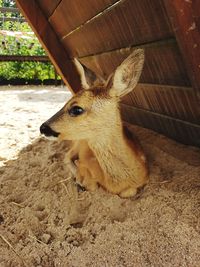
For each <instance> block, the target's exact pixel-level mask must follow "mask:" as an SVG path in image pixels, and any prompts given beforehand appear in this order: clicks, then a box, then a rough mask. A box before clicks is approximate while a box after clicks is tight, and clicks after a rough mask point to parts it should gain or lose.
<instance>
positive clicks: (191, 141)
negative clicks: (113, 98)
mask: <svg viewBox="0 0 200 267" xmlns="http://www.w3.org/2000/svg"><path fill="white" fill-rule="evenodd" d="M121 111H122V118H123V119H124V120H125V121H126V122H129V123H132V124H136V125H140V126H142V127H144V128H149V129H152V130H154V131H156V132H158V133H161V134H164V135H166V136H168V137H170V138H173V139H175V140H177V141H179V142H182V143H184V144H187V145H193V146H199V147H200V126H199V125H196V124H192V123H188V122H186V121H182V120H178V119H175V118H171V117H169V116H164V115H161V114H158V113H153V112H149V111H146V110H143V109H138V108H135V107H130V106H126V105H124V104H121Z"/></svg>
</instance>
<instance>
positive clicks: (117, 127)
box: [88, 114, 131, 179]
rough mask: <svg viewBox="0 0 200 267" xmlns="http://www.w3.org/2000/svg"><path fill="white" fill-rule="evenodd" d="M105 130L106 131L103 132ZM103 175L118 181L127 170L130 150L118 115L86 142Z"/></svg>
mask: <svg viewBox="0 0 200 267" xmlns="http://www.w3.org/2000/svg"><path fill="white" fill-rule="evenodd" d="M105 129H106V130H105ZM88 144H89V147H90V148H91V149H92V151H93V153H94V154H95V156H96V158H97V160H98V162H99V164H100V166H101V168H102V169H103V171H104V173H107V174H108V175H110V176H112V177H113V178H114V177H116V179H119V178H120V176H121V175H123V174H124V170H125V169H126V171H127V170H128V169H129V164H130V163H129V162H130V154H131V152H130V148H129V147H128V145H127V142H126V138H125V136H124V134H123V125H122V121H121V118H120V114H119V115H118V116H117V117H116V118H115V119H112V121H110V122H109V125H107V127H106V126H105V127H104V131H102V133H100V134H98V137H97V138H96V139H93V140H90V141H89V142H88Z"/></svg>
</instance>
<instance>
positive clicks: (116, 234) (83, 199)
mask: <svg viewBox="0 0 200 267" xmlns="http://www.w3.org/2000/svg"><path fill="white" fill-rule="evenodd" d="M69 96H70V95H69V93H67V92H66V91H65V89H64V88H42V87H41V88H39V87H37V88H36V87H35V88H34V87H31V88H30V89H28V88H18V89H17V88H12V87H11V88H10V89H9V90H8V87H6V88H1V89H0V112H1V115H0V126H1V129H0V162H1V167H0V267H7V266H13V267H19V266H28V267H32V266H37V267H41V266H47V267H51V266H56V267H57V266H62V267H68V266H70V267H82V266H88V267H90V266H92V267H93V266H94V267H95V266H98V267H104V266H105V267H112V266H116V267H129V266H130V267H132V266H134V267H140V266H141V267H146V266H148V267H149V266H154V267H157V266H158V267H160V266H167V267H168V266H169V267H170V266H173V267H176V266H177V267H178V266H179V267H180V266H181V267H182V266H183V267H184V266H188V267H199V266H200V150H199V149H198V148H193V147H188V146H184V145H181V144H178V143H176V142H174V141H172V140H169V139H167V138H166V137H164V136H161V135H158V134H157V133H154V132H152V131H149V130H146V129H142V128H140V127H132V129H133V130H134V131H135V133H136V134H137V135H138V137H139V138H140V140H141V142H142V144H143V146H144V149H145V151H146V153H147V156H148V160H149V167H150V183H149V185H148V186H147V187H146V188H145V191H144V193H143V194H142V195H141V196H140V197H139V198H138V199H136V200H133V199H121V198H119V197H118V196H116V195H111V194H109V193H107V192H105V191H103V190H102V189H98V190H97V192H94V193H90V192H86V191H85V192H77V188H76V187H75V186H74V184H73V183H72V182H71V181H70V180H68V171H67V170H66V169H65V167H64V166H63V162H62V160H63V157H64V153H65V151H67V149H68V144H67V143H66V142H62V143H55V142H50V141H47V140H43V139H41V138H39V131H38V128H39V126H40V124H41V123H42V122H43V121H45V120H46V119H47V118H49V117H50V116H51V115H52V114H54V113H55V112H56V111H57V110H58V109H59V108H61V107H62V106H63V103H64V101H65V100H66V99H67V98H68V97H69Z"/></svg>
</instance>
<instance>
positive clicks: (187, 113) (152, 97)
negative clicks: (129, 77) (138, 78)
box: [122, 84, 200, 124]
mask: <svg viewBox="0 0 200 267" xmlns="http://www.w3.org/2000/svg"><path fill="white" fill-rule="evenodd" d="M122 103H124V104H127V105H129V106H135V107H137V108H141V109H145V110H149V111H153V112H156V113H160V114H163V115H167V116H171V117H174V118H177V119H181V120H185V121H189V122H191V123H196V124H200V107H199V105H198V103H197V99H196V97H195V94H194V90H192V88H187V87H176V86H166V85H165V86H164V85H155V84H138V85H137V87H136V88H135V89H134V90H133V91H132V92H131V93H130V94H129V95H127V96H125V97H124V98H123V99H122Z"/></svg>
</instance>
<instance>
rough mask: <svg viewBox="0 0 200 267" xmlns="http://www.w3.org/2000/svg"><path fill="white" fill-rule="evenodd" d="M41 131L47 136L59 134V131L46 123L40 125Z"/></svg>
mask: <svg viewBox="0 0 200 267" xmlns="http://www.w3.org/2000/svg"><path fill="white" fill-rule="evenodd" d="M40 133H41V134H44V135H45V136H54V137H58V136H59V133H57V132H55V131H54V130H52V129H51V127H50V126H49V125H48V124H46V123H43V124H42V125H41V126H40Z"/></svg>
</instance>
